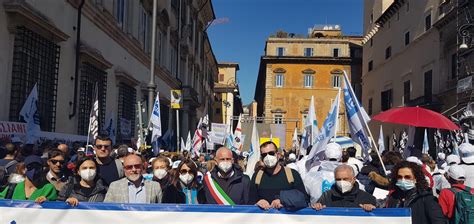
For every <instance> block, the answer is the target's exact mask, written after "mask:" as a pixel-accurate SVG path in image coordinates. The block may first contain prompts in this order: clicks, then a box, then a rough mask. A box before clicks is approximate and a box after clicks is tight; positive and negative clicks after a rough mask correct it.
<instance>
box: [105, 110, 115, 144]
mask: <svg viewBox="0 0 474 224" xmlns="http://www.w3.org/2000/svg"><path fill="white" fill-rule="evenodd" d="M106 121H107V123H106V126H105V129H104V132H105V133H106V134H107V135H108V136H109V138H110V139H112V142H113V143H115V139H116V129H117V122H116V121H115V113H114V112H113V111H111V112H110V114H109V117H107V119H106Z"/></svg>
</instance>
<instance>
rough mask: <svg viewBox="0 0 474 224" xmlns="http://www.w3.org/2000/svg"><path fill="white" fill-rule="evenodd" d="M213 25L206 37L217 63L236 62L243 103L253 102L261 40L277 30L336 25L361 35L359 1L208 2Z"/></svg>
mask: <svg viewBox="0 0 474 224" xmlns="http://www.w3.org/2000/svg"><path fill="white" fill-rule="evenodd" d="M212 4H213V6H214V12H215V14H216V23H215V24H213V25H212V26H210V27H209V29H208V34H209V39H210V41H211V44H212V49H213V51H214V54H215V55H216V58H217V61H225V62H237V63H239V64H240V71H239V72H238V73H237V79H238V82H239V86H240V92H241V95H242V100H243V103H244V104H248V103H250V102H251V101H252V100H253V97H254V93H255V84H256V82H257V76H258V67H259V63H260V57H261V56H262V55H263V50H264V47H265V40H266V39H267V38H268V36H270V35H271V34H274V33H276V31H278V30H280V29H281V30H284V31H286V32H288V33H296V34H307V32H308V28H310V27H313V26H314V25H315V24H331V25H332V24H339V25H341V27H342V31H343V33H344V34H347V35H362V25H363V0H212Z"/></svg>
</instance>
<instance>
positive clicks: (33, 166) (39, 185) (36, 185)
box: [0, 155, 57, 203]
mask: <svg viewBox="0 0 474 224" xmlns="http://www.w3.org/2000/svg"><path fill="white" fill-rule="evenodd" d="M25 167H26V171H25V172H24V173H25V180H24V181H22V182H20V183H18V184H9V185H8V187H6V188H5V189H4V190H3V191H2V192H1V193H0V199H13V200H32V201H35V202H36V203H43V202H45V201H56V198H57V192H56V189H55V188H54V185H52V184H50V183H49V182H48V181H47V180H46V174H45V172H44V166H43V161H42V160H41V158H40V157H39V156H36V155H31V156H27V157H26V158H25Z"/></svg>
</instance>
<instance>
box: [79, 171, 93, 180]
mask: <svg viewBox="0 0 474 224" xmlns="http://www.w3.org/2000/svg"><path fill="white" fill-rule="evenodd" d="M95 174H96V172H95V170H94V169H85V170H81V171H79V175H80V176H81V178H82V179H83V180H85V181H91V180H94V178H95Z"/></svg>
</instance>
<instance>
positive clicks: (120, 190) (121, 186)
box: [104, 154, 162, 204]
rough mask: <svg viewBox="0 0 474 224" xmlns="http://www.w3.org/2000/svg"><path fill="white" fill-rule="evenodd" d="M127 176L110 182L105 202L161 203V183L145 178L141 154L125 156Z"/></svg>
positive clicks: (124, 165) (124, 163)
mask: <svg viewBox="0 0 474 224" xmlns="http://www.w3.org/2000/svg"><path fill="white" fill-rule="evenodd" d="M123 160H124V161H123V168H124V173H125V178H122V179H120V180H117V181H114V182H112V183H111V184H110V186H109V189H108V191H107V194H106V195H105V199H104V202H115V203H142V204H150V203H161V199H162V192H161V188H160V184H159V183H157V182H155V181H150V180H145V179H144V178H143V176H142V174H143V170H144V164H143V160H142V158H141V157H140V156H138V155H135V154H130V155H128V156H126V157H124V158H123Z"/></svg>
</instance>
